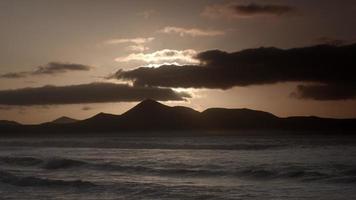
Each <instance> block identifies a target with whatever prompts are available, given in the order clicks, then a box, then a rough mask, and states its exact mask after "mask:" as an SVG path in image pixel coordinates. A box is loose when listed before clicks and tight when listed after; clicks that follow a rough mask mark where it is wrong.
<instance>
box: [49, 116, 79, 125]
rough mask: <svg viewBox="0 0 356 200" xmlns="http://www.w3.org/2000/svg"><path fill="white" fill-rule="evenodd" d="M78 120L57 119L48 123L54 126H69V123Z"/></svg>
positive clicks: (68, 118)
mask: <svg viewBox="0 0 356 200" xmlns="http://www.w3.org/2000/svg"><path fill="white" fill-rule="evenodd" d="M77 121H78V120H76V119H73V118H70V117H65V116H63V117H60V118H58V119H55V120H53V121H51V122H50V123H54V124H70V123H74V122H77Z"/></svg>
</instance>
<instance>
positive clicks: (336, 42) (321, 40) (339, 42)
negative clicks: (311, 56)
mask: <svg viewBox="0 0 356 200" xmlns="http://www.w3.org/2000/svg"><path fill="white" fill-rule="evenodd" d="M315 43H316V44H327V45H334V46H341V45H345V44H346V43H347V42H346V41H345V40H340V39H336V38H331V37H326V36H323V37H319V38H317V39H316V40H315Z"/></svg>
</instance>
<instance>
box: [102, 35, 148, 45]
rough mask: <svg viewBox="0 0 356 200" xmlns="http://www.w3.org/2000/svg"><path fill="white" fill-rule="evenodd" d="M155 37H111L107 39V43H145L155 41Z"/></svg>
mask: <svg viewBox="0 0 356 200" xmlns="http://www.w3.org/2000/svg"><path fill="white" fill-rule="evenodd" d="M154 39H155V38H154V37H147V38H143V37H138V38H121V39H111V40H107V41H105V43H106V44H122V43H134V44H145V43H148V42H151V41H153V40H154Z"/></svg>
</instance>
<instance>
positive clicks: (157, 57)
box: [115, 49, 198, 64]
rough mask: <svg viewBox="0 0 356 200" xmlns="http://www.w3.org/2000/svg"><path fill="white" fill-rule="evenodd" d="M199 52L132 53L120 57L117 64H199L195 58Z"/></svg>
mask: <svg viewBox="0 0 356 200" xmlns="http://www.w3.org/2000/svg"><path fill="white" fill-rule="evenodd" d="M196 54H197V52H196V51H195V50H193V49H186V50H173V49H163V50H159V51H155V52H153V53H132V54H130V55H128V56H124V57H119V58H116V59H115V60H116V61H117V62H130V61H141V62H144V63H158V64H159V63H165V62H168V63H173V62H177V63H182V64H189V63H197V62H198V61H197V60H196V59H195V58H194V57H195V55H196Z"/></svg>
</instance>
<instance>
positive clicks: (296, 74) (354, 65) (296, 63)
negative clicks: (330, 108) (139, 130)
mask: <svg viewBox="0 0 356 200" xmlns="http://www.w3.org/2000/svg"><path fill="white" fill-rule="evenodd" d="M197 59H198V60H199V61H200V62H201V64H200V65H184V66H177V65H163V66H161V67H158V68H148V67H140V68H137V69H134V70H129V71H122V70H119V71H118V72H117V73H116V74H115V75H114V77H115V78H117V79H123V80H131V81H133V82H134V84H135V85H138V86H161V87H184V88H189V87H191V88H212V89H229V88H232V87H234V86H248V85H261V84H273V83H278V82H291V81H296V82H317V83H324V84H327V85H347V86H349V85H355V84H356V80H355V78H354V74H355V71H356V44H354V45H348V46H331V45H318V46H312V47H304V48H294V49H287V50H284V49H278V48H258V49H248V50H243V51H239V52H234V53H227V52H223V51H219V50H212V51H206V52H202V53H200V54H198V55H197ZM325 99H327V98H325Z"/></svg>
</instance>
